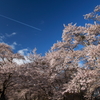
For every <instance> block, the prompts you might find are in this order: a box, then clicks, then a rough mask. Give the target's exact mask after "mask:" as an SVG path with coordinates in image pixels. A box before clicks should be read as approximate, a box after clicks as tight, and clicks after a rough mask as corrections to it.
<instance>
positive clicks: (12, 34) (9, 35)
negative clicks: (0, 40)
mask: <svg viewBox="0 0 100 100" xmlns="http://www.w3.org/2000/svg"><path fill="white" fill-rule="evenodd" d="M16 34H17V33H16V32H13V33H11V34H7V33H6V36H7V37H11V36H14V35H16Z"/></svg>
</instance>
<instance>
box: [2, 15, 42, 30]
mask: <svg viewBox="0 0 100 100" xmlns="http://www.w3.org/2000/svg"><path fill="white" fill-rule="evenodd" d="M0 16H1V17H3V18H6V19H9V20H12V21H14V22H17V23H19V24H22V25H25V26H28V27H30V28H33V29H36V30H39V31H41V29H39V28H36V27H34V26H31V25H28V24H26V23H23V22H20V21H18V20H15V19H12V18H9V17H7V16H4V15H1V14H0Z"/></svg>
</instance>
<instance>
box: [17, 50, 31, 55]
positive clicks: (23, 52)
mask: <svg viewBox="0 0 100 100" xmlns="http://www.w3.org/2000/svg"><path fill="white" fill-rule="evenodd" d="M28 51H29V50H28V49H22V50H19V51H18V53H19V54H21V55H23V56H24V55H27V54H28Z"/></svg>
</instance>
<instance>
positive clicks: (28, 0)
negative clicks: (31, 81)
mask: <svg viewBox="0 0 100 100" xmlns="http://www.w3.org/2000/svg"><path fill="white" fill-rule="evenodd" d="M97 5H100V0H1V1H0V15H4V16H6V17H9V18H12V19H14V20H17V21H20V22H23V23H26V24H28V25H31V26H33V27H36V28H39V29H41V31H39V30H37V29H34V28H31V27H28V26H25V25H23V24H20V23H17V22H15V21H13V20H9V19H7V18H4V17H2V16H0V42H5V43H7V44H9V45H11V46H12V47H13V48H14V52H18V51H19V52H22V50H23V51H24V52H27V51H28V50H32V49H34V48H35V47H36V48H37V52H38V53H42V54H43V55H44V53H45V52H47V51H48V50H49V49H50V47H51V46H52V45H53V43H56V41H57V40H61V36H62V31H63V29H64V27H63V24H66V25H67V24H68V23H71V22H73V23H77V25H84V24H85V23H89V22H90V21H87V20H84V17H83V15H85V14H87V13H90V12H92V11H93V9H94V7H95V6H97Z"/></svg>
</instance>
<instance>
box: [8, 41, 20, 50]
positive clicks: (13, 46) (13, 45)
mask: <svg viewBox="0 0 100 100" xmlns="http://www.w3.org/2000/svg"><path fill="white" fill-rule="evenodd" d="M16 45H18V44H17V43H16V42H13V44H11V45H10V46H11V47H12V49H15V46H16Z"/></svg>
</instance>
